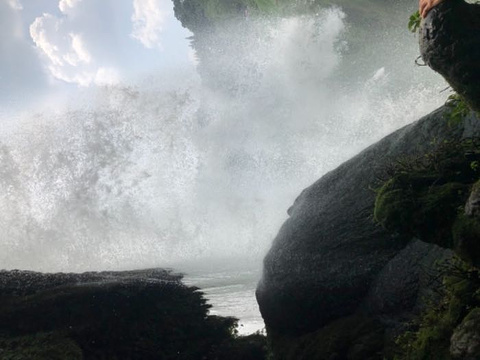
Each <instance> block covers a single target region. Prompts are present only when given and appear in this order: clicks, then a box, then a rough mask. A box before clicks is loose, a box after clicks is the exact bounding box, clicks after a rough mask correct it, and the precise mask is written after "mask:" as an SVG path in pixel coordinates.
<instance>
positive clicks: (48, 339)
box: [0, 333, 83, 360]
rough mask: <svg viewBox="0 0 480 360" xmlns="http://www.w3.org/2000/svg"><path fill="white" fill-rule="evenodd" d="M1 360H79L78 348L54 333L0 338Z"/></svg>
mask: <svg viewBox="0 0 480 360" xmlns="http://www.w3.org/2000/svg"><path fill="white" fill-rule="evenodd" d="M0 358H1V359H2V360H27V359H28V360H65V359H68V360H77V359H78V360H81V359H83V356H82V351H81V350H80V347H79V346H78V345H77V344H76V343H75V342H74V341H73V340H71V339H68V338H66V337H64V336H62V335H60V334H56V333H39V334H35V335H30V336H23V337H16V338H11V339H2V338H0Z"/></svg>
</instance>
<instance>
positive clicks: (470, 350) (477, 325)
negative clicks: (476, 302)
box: [450, 308, 480, 360]
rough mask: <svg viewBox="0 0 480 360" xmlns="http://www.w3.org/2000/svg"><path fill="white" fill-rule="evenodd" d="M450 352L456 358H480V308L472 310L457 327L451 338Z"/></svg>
mask: <svg viewBox="0 0 480 360" xmlns="http://www.w3.org/2000/svg"><path fill="white" fill-rule="evenodd" d="M450 354H451V355H452V357H453V358H454V359H463V360H476V359H478V358H480V308H477V309H473V310H472V311H470V313H469V314H468V315H467V316H466V317H465V319H464V320H463V321H462V323H461V324H460V325H459V326H458V327H457V328H456V329H455V331H454V333H453V336H452V338H451V340H450Z"/></svg>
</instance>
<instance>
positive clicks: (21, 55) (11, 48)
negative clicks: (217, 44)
mask: <svg viewBox="0 0 480 360" xmlns="http://www.w3.org/2000/svg"><path fill="white" fill-rule="evenodd" d="M0 34H1V35H0V106H1V107H2V109H3V110H5V109H14V110H15V109H19V108H24V107H26V106H28V105H29V104H35V103H36V102H37V103H38V102H41V101H42V99H44V98H46V97H49V96H50V97H51V96H55V94H65V93H74V92H75V91H77V90H78V89H85V88H94V87H97V86H103V85H110V84H118V83H122V84H125V83H126V84H129V83H133V82H134V81H135V79H137V78H140V77H145V76H147V75H148V74H154V73H159V72H168V71H169V70H170V69H171V68H173V67H175V68H177V69H178V68H181V67H182V66H185V67H192V66H194V62H195V59H194V55H193V53H192V49H191V48H190V47H189V45H188V40H186V38H187V37H189V36H190V35H191V33H189V31H188V30H186V29H184V28H182V26H181V24H180V23H179V22H178V21H177V20H176V19H175V17H174V14H173V3H172V1H170V0H102V1H98V0H0Z"/></svg>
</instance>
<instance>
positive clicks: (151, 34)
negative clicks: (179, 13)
mask: <svg viewBox="0 0 480 360" xmlns="http://www.w3.org/2000/svg"><path fill="white" fill-rule="evenodd" d="M133 9H134V12H133V15H132V23H133V31H132V34H131V35H132V37H133V38H135V39H137V40H138V41H140V42H141V43H142V44H143V46H145V47H146V48H149V49H152V48H155V47H161V38H160V36H161V33H162V31H163V28H164V26H165V22H166V20H167V18H168V16H169V15H170V12H171V8H170V7H169V6H166V4H165V3H164V2H163V1H162V0H133Z"/></svg>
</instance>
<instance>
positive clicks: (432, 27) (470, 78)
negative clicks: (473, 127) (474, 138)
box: [420, 0, 480, 111]
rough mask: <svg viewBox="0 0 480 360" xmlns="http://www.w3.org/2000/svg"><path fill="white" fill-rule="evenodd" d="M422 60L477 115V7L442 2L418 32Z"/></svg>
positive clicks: (479, 36)
mask: <svg viewBox="0 0 480 360" xmlns="http://www.w3.org/2000/svg"><path fill="white" fill-rule="evenodd" d="M420 52H421V54H422V57H423V60H424V61H425V63H426V64H428V65H429V66H430V67H431V68H432V69H433V70H435V71H437V72H438V73H440V74H441V75H442V76H443V77H444V78H445V80H447V82H448V83H449V84H450V85H451V86H452V88H453V89H454V90H455V91H456V92H457V93H458V94H460V95H462V96H463V97H464V99H465V100H466V101H467V102H468V103H469V105H470V106H471V107H472V108H473V109H474V110H476V111H480V5H475V4H468V3H466V2H464V1H463V0H446V1H444V2H443V3H441V4H439V5H438V6H436V7H434V8H433V9H432V10H430V12H429V13H428V15H427V17H426V18H425V19H424V21H423V22H422V26H421V28H420Z"/></svg>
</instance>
